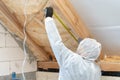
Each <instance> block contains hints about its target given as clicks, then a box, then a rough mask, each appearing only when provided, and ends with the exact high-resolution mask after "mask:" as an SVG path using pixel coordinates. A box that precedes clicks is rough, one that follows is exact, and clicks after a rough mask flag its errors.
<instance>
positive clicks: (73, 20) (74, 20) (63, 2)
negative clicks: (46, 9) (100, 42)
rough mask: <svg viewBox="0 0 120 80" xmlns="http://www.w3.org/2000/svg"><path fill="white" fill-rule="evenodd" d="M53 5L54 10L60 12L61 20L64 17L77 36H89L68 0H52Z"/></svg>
mask: <svg viewBox="0 0 120 80" xmlns="http://www.w3.org/2000/svg"><path fill="white" fill-rule="evenodd" d="M53 7H54V8H55V12H57V13H59V14H60V13H61V18H62V19H63V20H64V19H65V20H66V21H67V22H68V23H69V24H70V25H71V27H72V29H73V30H74V31H75V33H76V34H77V35H78V36H79V37H81V38H86V37H91V35H90V33H89V31H88V29H87V28H86V26H85V24H84V23H83V21H82V20H81V19H80V17H79V16H78V14H77V13H76V11H75V9H74V8H73V6H72V4H71V3H70V1H69V0H53Z"/></svg>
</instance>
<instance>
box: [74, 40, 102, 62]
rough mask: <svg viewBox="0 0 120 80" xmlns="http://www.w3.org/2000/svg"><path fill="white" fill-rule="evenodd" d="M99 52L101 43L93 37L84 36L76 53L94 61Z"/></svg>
mask: <svg viewBox="0 0 120 80" xmlns="http://www.w3.org/2000/svg"><path fill="white" fill-rule="evenodd" d="M100 52H101V44H100V43H99V42H97V41H96V40H95V39H91V38H85V39H83V40H82V41H81V42H80V43H79V45H78V48H77V51H76V53H77V54H79V55H81V56H82V57H83V58H84V59H86V60H90V61H95V60H96V59H97V58H98V57H99V55H100Z"/></svg>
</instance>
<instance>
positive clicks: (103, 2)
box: [70, 0, 120, 55]
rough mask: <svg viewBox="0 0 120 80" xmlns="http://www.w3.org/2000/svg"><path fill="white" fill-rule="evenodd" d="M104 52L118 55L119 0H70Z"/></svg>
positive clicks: (119, 36) (119, 32) (119, 33)
mask: <svg viewBox="0 0 120 80" xmlns="http://www.w3.org/2000/svg"><path fill="white" fill-rule="evenodd" d="M70 1H71V3H72V4H73V6H74V7H75V9H76V11H77V12H78V14H79V15H80V17H81V18H82V20H83V21H84V22H85V24H86V25H87V27H88V28H89V30H90V31H91V33H92V34H93V36H94V37H95V38H96V39H97V40H98V41H100V42H101V43H102V46H103V48H104V49H105V51H106V54H109V55H110V54H111V55H116V54H117V55H118V54H119V55H120V41H119V40H120V0H70Z"/></svg>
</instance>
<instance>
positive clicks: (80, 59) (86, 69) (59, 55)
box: [45, 17, 101, 80]
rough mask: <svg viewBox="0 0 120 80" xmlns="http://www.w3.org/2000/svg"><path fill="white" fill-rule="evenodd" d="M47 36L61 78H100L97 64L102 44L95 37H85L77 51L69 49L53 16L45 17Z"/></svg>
mask: <svg viewBox="0 0 120 80" xmlns="http://www.w3.org/2000/svg"><path fill="white" fill-rule="evenodd" d="M45 28H46V32H47V36H48V39H49V42H50V45H51V48H52V50H53V53H54V55H55V57H56V59H57V62H58V64H59V66H60V74H59V80H100V76H101V74H100V69H99V67H98V66H97V65H96V64H95V60H96V59H97V58H98V57H99V55H100V51H101V44H100V43H99V42H97V41H96V40H94V39H90V38H85V39H83V40H82V41H81V42H80V43H79V46H78V48H77V51H76V53H74V52H73V51H71V50H70V49H68V48H67V47H66V46H65V45H64V43H63V42H62V39H61V37H60V34H59V32H58V30H57V27H56V25H55V23H54V20H53V18H51V17H47V18H46V19H45Z"/></svg>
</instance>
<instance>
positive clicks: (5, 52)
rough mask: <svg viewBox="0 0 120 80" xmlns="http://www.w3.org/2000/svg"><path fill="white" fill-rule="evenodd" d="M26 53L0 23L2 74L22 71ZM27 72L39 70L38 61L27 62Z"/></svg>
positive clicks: (0, 67)
mask: <svg viewBox="0 0 120 80" xmlns="http://www.w3.org/2000/svg"><path fill="white" fill-rule="evenodd" d="M23 59H24V54H23V51H22V49H21V48H20V47H19V46H18V44H17V43H16V41H15V40H14V39H13V38H12V37H11V35H10V34H9V32H7V31H5V30H4V28H3V26H2V25H1V24H0V76H4V75H9V74H11V73H12V72H16V73H21V69H22V62H23ZM24 70H25V72H32V71H36V70H37V63H36V61H34V62H32V63H31V64H30V63H29V62H28V60H27V62H26V65H25V67H24Z"/></svg>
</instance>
